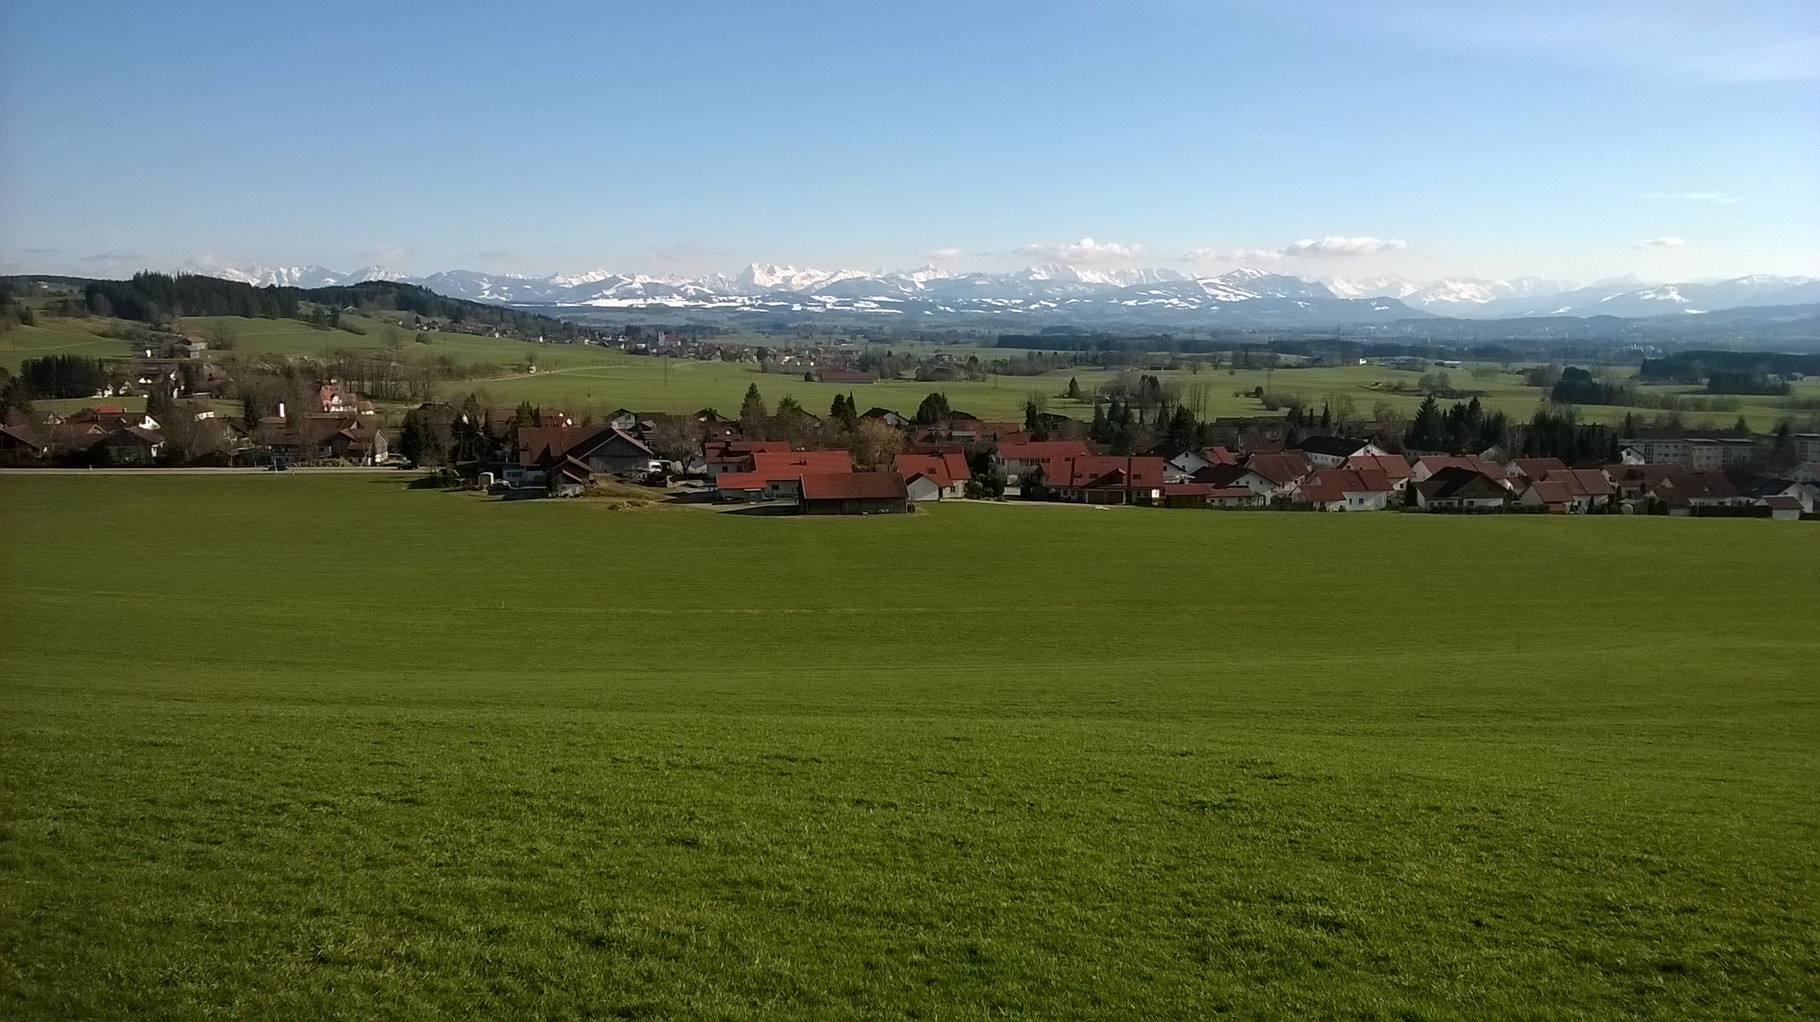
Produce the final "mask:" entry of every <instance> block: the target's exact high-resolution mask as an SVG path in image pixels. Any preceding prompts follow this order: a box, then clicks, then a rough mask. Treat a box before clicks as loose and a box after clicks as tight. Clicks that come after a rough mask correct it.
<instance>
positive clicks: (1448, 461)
mask: <svg viewBox="0 0 1820 1022" xmlns="http://www.w3.org/2000/svg"><path fill="white" fill-rule="evenodd" d="M1448 468H1464V469H1467V470H1469V471H1472V472H1477V473H1479V474H1480V475H1482V476H1484V477H1485V478H1487V479H1490V480H1492V481H1494V482H1496V483H1497V484H1498V485H1499V486H1500V487H1501V488H1503V489H1505V490H1508V489H1509V488H1510V484H1509V483H1508V482H1507V481H1506V480H1507V478H1508V477H1507V476H1506V475H1505V474H1504V468H1503V466H1501V465H1499V464H1498V463H1497V462H1494V461H1487V460H1486V459H1484V458H1482V457H1480V456H1479V455H1477V454H1429V455H1425V456H1423V457H1420V458H1417V459H1416V462H1415V464H1414V465H1413V466H1411V467H1410V474H1409V475H1410V479H1411V480H1412V481H1414V482H1417V483H1421V482H1426V481H1427V480H1429V479H1432V478H1434V475H1435V473H1437V472H1440V471H1442V470H1443V469H1448Z"/></svg>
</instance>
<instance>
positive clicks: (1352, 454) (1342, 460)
mask: <svg viewBox="0 0 1820 1022" xmlns="http://www.w3.org/2000/svg"><path fill="white" fill-rule="evenodd" d="M1296 450H1298V451H1301V452H1302V453H1303V454H1305V455H1307V457H1308V462H1309V464H1311V465H1313V466H1314V467H1315V468H1339V467H1341V466H1343V465H1345V464H1346V462H1347V460H1348V459H1350V458H1377V457H1383V456H1384V455H1386V454H1389V453H1390V452H1389V451H1386V450H1385V449H1384V448H1382V447H1379V446H1378V445H1377V444H1374V443H1372V442H1371V441H1369V440H1353V439H1351V438H1348V437H1341V436H1311V437H1305V438H1303V440H1302V442H1301V443H1299V444H1297V445H1296Z"/></svg>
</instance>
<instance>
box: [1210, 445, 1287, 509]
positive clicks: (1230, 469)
mask: <svg viewBox="0 0 1820 1022" xmlns="http://www.w3.org/2000/svg"><path fill="white" fill-rule="evenodd" d="M1309 471H1310V466H1309V464H1308V460H1307V459H1306V458H1304V457H1303V456H1302V454H1301V452H1300V451H1283V452H1281V453H1277V454H1251V455H1247V456H1246V458H1245V460H1244V462H1243V463H1241V464H1238V465H1216V466H1214V467H1213V468H1210V469H1207V470H1206V471H1205V472H1203V473H1201V474H1200V475H1199V476H1197V477H1196V481H1197V482H1199V481H1205V482H1211V483H1213V484H1214V485H1216V486H1219V487H1221V488H1230V487H1234V486H1241V487H1244V488H1245V489H1247V490H1250V491H1251V492H1252V493H1255V494H1257V495H1258V496H1260V497H1264V498H1271V497H1287V496H1289V495H1291V494H1293V493H1295V491H1296V487H1298V486H1300V485H1301V483H1302V480H1304V479H1306V478H1308V473H1309Z"/></svg>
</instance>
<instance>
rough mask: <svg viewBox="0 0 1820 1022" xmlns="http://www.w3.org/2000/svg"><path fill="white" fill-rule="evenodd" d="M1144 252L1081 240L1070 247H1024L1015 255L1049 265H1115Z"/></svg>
mask: <svg viewBox="0 0 1820 1022" xmlns="http://www.w3.org/2000/svg"><path fill="white" fill-rule="evenodd" d="M1143 252H1144V246H1142V245H1121V244H1119V243H1118V242H1116V241H1107V242H1099V241H1094V240H1093V239H1092V238H1082V239H1081V240H1079V241H1077V242H1075V243H1074V244H1072V245H1053V244H1051V245H1024V246H1021V247H1020V248H1018V250H1017V254H1018V255H1022V256H1029V257H1031V258H1034V259H1040V260H1042V261H1044V262H1049V263H1067V264H1070V265H1073V264H1077V263H1116V262H1120V261H1122V260H1126V259H1134V258H1136V257H1138V256H1140V255H1142V254H1143Z"/></svg>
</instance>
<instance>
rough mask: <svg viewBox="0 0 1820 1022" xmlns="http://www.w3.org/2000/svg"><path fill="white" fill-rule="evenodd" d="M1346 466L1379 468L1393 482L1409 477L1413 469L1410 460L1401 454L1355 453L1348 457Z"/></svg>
mask: <svg viewBox="0 0 1820 1022" xmlns="http://www.w3.org/2000/svg"><path fill="white" fill-rule="evenodd" d="M1346 467H1347V468H1352V469H1367V468H1372V469H1377V470H1378V471H1379V472H1382V473H1384V475H1385V477H1386V478H1388V479H1389V480H1390V481H1391V482H1393V483H1394V482H1400V481H1402V480H1404V479H1408V478H1409V475H1410V472H1411V471H1412V470H1411V469H1410V467H1409V462H1407V461H1405V460H1403V456H1402V455H1400V454H1355V455H1353V456H1352V457H1350V458H1347V459H1346Z"/></svg>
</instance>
